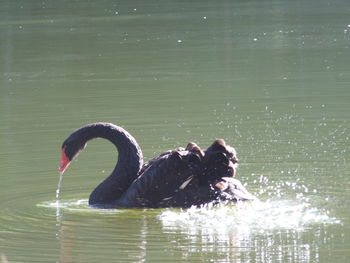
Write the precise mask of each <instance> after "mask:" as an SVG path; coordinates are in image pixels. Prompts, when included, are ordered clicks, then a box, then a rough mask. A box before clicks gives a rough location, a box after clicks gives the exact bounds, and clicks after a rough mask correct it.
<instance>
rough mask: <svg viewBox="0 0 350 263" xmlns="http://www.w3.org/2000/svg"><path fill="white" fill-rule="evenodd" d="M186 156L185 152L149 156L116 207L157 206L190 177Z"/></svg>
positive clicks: (189, 161) (190, 171)
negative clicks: (150, 158) (153, 157)
mask: <svg viewBox="0 0 350 263" xmlns="http://www.w3.org/2000/svg"><path fill="white" fill-rule="evenodd" d="M190 155H191V153H189V152H188V151H171V152H167V153H164V154H162V155H160V156H158V157H156V158H155V159H152V161H151V162H149V163H148V164H147V165H146V167H145V169H142V173H141V174H140V176H139V177H138V178H137V179H136V180H135V181H134V182H133V183H132V184H131V186H130V187H129V188H128V190H127V191H126V192H125V193H124V194H123V196H122V197H121V198H120V200H118V201H117V204H116V206H122V207H158V204H159V202H161V201H162V200H163V199H166V198H169V197H171V196H173V195H175V193H176V192H178V191H179V190H180V189H181V187H183V186H184V184H187V183H188V182H189V181H188V180H189V179H190V178H191V176H193V169H192V167H191V158H190Z"/></svg>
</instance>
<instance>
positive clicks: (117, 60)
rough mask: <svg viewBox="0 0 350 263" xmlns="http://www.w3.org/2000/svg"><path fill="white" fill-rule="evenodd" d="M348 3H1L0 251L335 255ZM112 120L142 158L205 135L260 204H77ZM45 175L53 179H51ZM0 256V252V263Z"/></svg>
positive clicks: (109, 255) (94, 173)
mask: <svg viewBox="0 0 350 263" xmlns="http://www.w3.org/2000/svg"><path fill="white" fill-rule="evenodd" d="M349 12H350V10H349V5H348V3H347V1H340V0H339V1H322V0H321V1H313V0H312V1H279V0H276V1H228V0H227V1H219V2H218V1H204V0H203V1H170V0H169V1H168V0H166V1H161V2H159V1H153V0H150V1H125V2H115V1H111V0H105V1H99V3H98V5H97V4H96V3H95V2H91V1H22V2H20V1H2V2H1V9H0V57H1V60H0V61H1V62H0V105H1V106H0V107H1V108H0V122H1V126H0V145H1V150H2V151H1V153H0V176H1V184H0V187H1V191H0V199H1V204H0V206H1V213H0V226H1V227H0V255H1V254H4V255H5V256H6V258H7V259H8V260H9V262H116V261H120V262H347V261H348V258H349V256H350V250H349V247H350V238H349V234H350V231H349V228H350V227H349V226H350V221H349V218H350V214H349V207H350V203H349V200H350V194H349V193H350V191H349V190H350V184H349V180H348V178H349V175H350V174H349V170H350V169H349V160H350V158H349V157H350V156H349V150H350V149H349V148H350V146H349V145H350V144H349V130H350V125H349V109H350V90H349V84H350V73H349V70H348V68H349V61H350V60H349V59H350V53H349V46H350V35H349V34H350V31H349V30H350V29H349V24H350V21H349V17H350V16H349ZM95 121H107V122H112V123H115V124H118V125H121V126H123V127H124V128H126V129H127V130H128V131H129V132H130V133H131V134H132V135H133V136H134V137H135V138H136V139H137V141H138V142H139V144H140V145H141V147H142V149H143V152H144V155H145V159H146V160H147V159H149V158H152V157H153V156H155V155H157V154H159V153H161V152H164V151H166V150H168V149H173V148H175V147H178V146H185V145H186V144H187V142H189V141H195V142H196V143H198V144H199V145H200V146H201V147H203V148H205V147H207V146H209V144H210V143H211V142H212V141H213V140H214V139H215V138H224V139H225V140H226V141H227V142H228V143H229V144H230V145H233V146H235V148H236V149H237V152H238V157H239V159H240V167H239V169H238V178H239V179H240V180H241V181H242V182H243V183H244V184H246V187H247V189H248V190H249V191H251V192H252V193H254V194H255V195H256V196H257V197H258V198H259V200H260V201H259V202H254V203H249V204H238V205H223V206H220V207H211V206H209V207H203V208H201V209H189V210H181V209H131V210H101V209H91V208H89V207H88V205H87V198H88V196H89V193H90V192H91V190H92V189H93V188H94V187H95V186H96V185H97V184H98V183H99V182H100V181H101V180H102V179H103V178H104V177H105V176H107V175H108V174H109V172H110V171H111V170H112V169H113V167H114V164H115V161H116V158H117V156H116V153H115V149H114V147H113V146H112V145H111V144H109V143H108V142H107V141H104V140H95V141H91V142H89V144H88V146H87V148H86V149H85V150H84V152H82V153H81V155H80V156H79V158H77V159H76V160H74V161H73V162H72V164H71V166H70V167H69V169H68V170H67V171H66V173H65V176H64V179H63V180H62V182H61V184H60V185H59V186H58V189H57V190H59V189H60V191H59V193H58V192H55V190H56V187H57V181H58V180H59V174H58V173H57V167H58V163H59V159H60V147H61V144H62V142H63V140H64V139H65V138H66V137H67V136H68V135H69V134H70V133H71V132H72V131H73V130H75V129H76V128H78V127H80V126H82V125H84V124H87V123H91V122H95ZM60 180H61V179H60ZM3 261H4V260H3Z"/></svg>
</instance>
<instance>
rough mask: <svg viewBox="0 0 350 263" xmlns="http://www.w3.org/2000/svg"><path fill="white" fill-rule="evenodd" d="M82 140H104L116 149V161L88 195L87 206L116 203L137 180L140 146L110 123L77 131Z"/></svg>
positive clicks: (139, 167) (122, 130)
mask: <svg viewBox="0 0 350 263" xmlns="http://www.w3.org/2000/svg"><path fill="white" fill-rule="evenodd" d="M78 131H80V132H81V136H82V137H83V138H82V139H84V140H86V141H89V140H91V139H94V138H104V139H107V140H109V141H110V142H112V143H113V144H114V145H115V146H116V147H117V149H118V161H117V164H116V166H115V168H114V170H113V172H112V173H111V175H109V176H108V177H107V178H106V179H105V180H104V181H102V183H100V184H99V185H98V186H97V187H96V188H95V189H94V190H93V191H92V193H91V194H90V198H89V205H97V206H98V205H107V204H109V203H111V202H113V201H116V200H117V199H118V198H119V197H120V196H121V195H122V194H123V193H124V192H125V191H126V190H127V189H128V187H129V186H130V184H131V183H132V182H133V181H134V180H135V179H136V178H137V176H138V173H139V171H140V169H141V166H142V164H143V157H142V151H141V149H140V146H139V145H138V143H137V142H136V140H135V139H134V137H132V136H131V134H129V133H128V132H127V131H126V130H124V129H123V128H121V127H119V126H116V125H114V124H111V123H94V124H90V125H88V126H85V127H83V128H81V129H80V130H78Z"/></svg>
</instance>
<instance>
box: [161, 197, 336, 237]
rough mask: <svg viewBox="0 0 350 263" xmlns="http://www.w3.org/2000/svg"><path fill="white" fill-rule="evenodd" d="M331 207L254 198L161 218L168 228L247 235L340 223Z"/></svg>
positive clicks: (173, 212)
mask: <svg viewBox="0 0 350 263" xmlns="http://www.w3.org/2000/svg"><path fill="white" fill-rule="evenodd" d="M328 214H329V213H328V212H327V211H323V210H319V209H317V208H313V207H311V205H310V204H308V203H295V202H291V201H266V202H261V201H254V202H250V203H249V202H244V203H237V204H222V205H219V206H212V205H208V206H205V207H201V208H190V209H188V210H181V211H179V210H171V209H169V210H165V211H163V212H162V213H161V214H160V215H159V218H160V220H161V222H162V224H163V226H164V227H166V228H176V229H177V228H178V229H181V230H183V231H188V232H198V231H200V232H201V233H206V234H208V235H213V234H216V235H217V234H219V235H225V234H226V235H227V234H229V233H230V232H232V231H233V232H235V233H236V235H237V234H238V235H239V234H241V235H243V236H247V235H250V234H254V233H268V232H271V231H272V230H283V229H284V230H289V229H293V230H298V231H302V230H303V229H305V228H306V227H308V226H311V225H315V224H337V223H340V221H339V220H337V219H336V218H334V217H330V216H329V215H328Z"/></svg>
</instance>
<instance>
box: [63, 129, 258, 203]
mask: <svg viewBox="0 0 350 263" xmlns="http://www.w3.org/2000/svg"><path fill="white" fill-rule="evenodd" d="M98 137H100V138H104V139H107V140H109V141H111V142H112V143H113V144H114V145H115V146H116V148H117V150H118V153H119V154H118V161H117V164H116V166H115V168H114V170H113V172H112V173H111V175H110V176H108V177H107V178H106V179H105V180H104V181H102V183H100V184H99V185H98V186H97V187H96V188H95V189H94V190H93V191H92V193H91V195H90V197H89V205H91V206H95V207H100V208H112V207H123V208H131V207H190V206H192V205H201V204H203V203H207V202H210V201H213V200H217V199H225V200H233V201H237V200H251V199H254V197H253V196H252V195H250V194H249V193H248V192H247V191H246V190H245V188H244V187H243V186H242V185H241V184H240V183H239V181H238V180H236V179H233V178H228V179H223V178H227V177H233V176H234V175H235V170H236V166H237V158H236V156H235V151H234V149H233V148H232V147H230V146H227V145H226V144H225V142H224V141H223V140H217V141H215V142H214V144H213V145H212V146H211V147H209V148H208V149H207V150H205V151H202V150H201V149H200V148H199V147H198V146H197V145H196V144H193V143H190V144H189V145H188V146H187V148H186V149H184V148H179V149H176V150H173V151H168V152H166V153H164V154H162V155H160V156H158V157H155V158H153V159H152V160H150V161H149V162H148V163H146V164H143V157H142V151H141V149H140V147H139V145H138V143H137V142H136V140H135V139H134V138H133V137H132V136H131V135H130V134H129V133H128V132H127V131H126V130H124V129H123V128H121V127H118V126H116V125H114V124H111V123H93V124H89V125H86V126H84V127H82V128H80V129H78V130H76V131H75V132H74V133H72V134H71V135H70V136H69V137H68V138H67V139H66V140H65V141H64V143H63V145H62V159H61V164H60V169H59V171H60V172H61V173H63V172H64V171H65V169H66V168H67V167H68V165H69V163H70V161H71V160H72V159H73V158H74V157H75V156H76V155H77V154H79V152H80V151H81V150H82V149H84V147H85V145H86V143H87V142H88V141H89V140H91V139H94V138H98ZM231 179H232V180H236V181H232V180H231ZM237 182H238V183H237ZM237 185H238V186H237ZM237 187H238V189H240V191H237V190H236V193H235V192H234V191H233V189H237Z"/></svg>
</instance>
